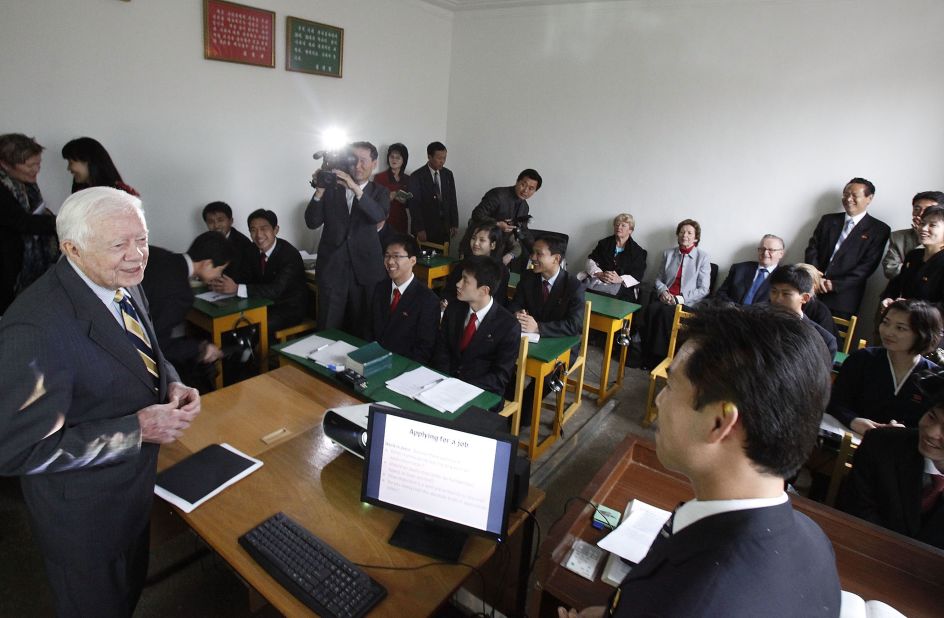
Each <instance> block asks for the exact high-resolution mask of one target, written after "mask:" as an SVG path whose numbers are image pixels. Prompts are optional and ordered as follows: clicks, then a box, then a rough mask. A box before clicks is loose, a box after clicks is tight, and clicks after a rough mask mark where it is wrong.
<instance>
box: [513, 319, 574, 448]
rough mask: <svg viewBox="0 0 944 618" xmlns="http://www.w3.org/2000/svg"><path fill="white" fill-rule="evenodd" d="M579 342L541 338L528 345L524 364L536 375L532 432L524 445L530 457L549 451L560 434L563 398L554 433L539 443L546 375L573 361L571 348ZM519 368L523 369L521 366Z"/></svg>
mask: <svg viewBox="0 0 944 618" xmlns="http://www.w3.org/2000/svg"><path fill="white" fill-rule="evenodd" d="M579 342H580V337H541V340H540V341H538V342H537V343H535V344H533V345H530V346H528V362H527V363H526V364H525V375H527V376H529V377H531V378H534V397H532V401H531V433H530V435H529V437H528V441H527V442H522V443H521V446H522V447H523V448H525V449H526V450H527V451H528V459H530V460H531V461H534V460H535V459H537V458H538V457H540V456H541V454H542V453H544V451H546V450H547V449H548V448H550V446H551V445H552V444H554V442H556V441H557V438H558V437H559V436H560V429H561V417H562V415H563V413H564V398H563V397H561V398H560V401H559V402H558V403H557V409H556V413H555V414H554V423H553V425H552V426H551V433H550V435H548V436H547V437H545V438H544V440H541V441H540V442H538V431H539V430H540V429H541V407H542V405H543V398H542V397H541V393H542V392H543V389H544V378H546V377H547V376H548V375H550V374H551V372H553V371H554V366H555V365H557V363H558V362H562V363H564V364H565V365H566V364H568V363H569V362H570V349H571V348H572V347H574V346H575V345H577V344H578V343H579ZM519 369H520V368H519Z"/></svg>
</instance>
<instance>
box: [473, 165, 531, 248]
mask: <svg viewBox="0 0 944 618" xmlns="http://www.w3.org/2000/svg"><path fill="white" fill-rule="evenodd" d="M543 182H544V181H543V179H542V178H541V175H540V174H538V173H537V171H536V170H533V169H531V168H528V169H526V170H523V171H522V172H521V173H520V174H518V179H517V180H516V181H515V184H514V186H511V187H495V188H494V189H489V190H488V191H487V192H486V193H485V195H483V196H482V200H481V201H480V202H479V205H478V206H476V207H475V208H474V209H473V210H472V216H471V217H469V227H468V228H467V229H466V232H465V237H464V238H463V239H462V242H461V243H459V252H460V253H465V252H467V251H468V250H469V241H470V240H471V238H472V231H473V230H474V229H475V228H476V227H477V226H479V225H482V224H484V223H488V222H490V221H495V223H496V225H498V227H499V229H500V230H501V233H502V249H501V251H502V262H504V263H505V265H506V266H507V265H508V263H509V262H511V261H512V260H513V259H514V258H517V257H518V256H520V255H521V251H522V247H521V242H520V241H519V240H518V239H519V238H525V239H528V246H529V247H530V244H531V239H530V238H529V232H528V219H529V218H530V212H531V207H530V206H529V205H528V199H530V198H531V197H532V196H533V195H534V194H535V193H537V192H538V189H540V188H541V184H542V183H543Z"/></svg>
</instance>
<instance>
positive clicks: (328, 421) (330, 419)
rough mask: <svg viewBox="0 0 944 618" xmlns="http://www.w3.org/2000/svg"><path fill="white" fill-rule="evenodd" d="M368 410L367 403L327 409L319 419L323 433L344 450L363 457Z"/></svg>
mask: <svg viewBox="0 0 944 618" xmlns="http://www.w3.org/2000/svg"><path fill="white" fill-rule="evenodd" d="M388 405H389V404H388ZM369 410H370V404H369V403H365V404H361V405H357V406H345V407H343V408H335V409H333V410H328V411H327V412H325V415H324V420H322V421H321V427H322V429H323V430H324V435H326V436H327V437H328V439H329V440H331V441H332V442H334V443H335V444H337V445H338V446H340V447H341V448H343V449H344V450H346V451H348V452H350V453H352V454H354V455H357V456H358V457H360V458H361V459H363V458H364V452H365V451H366V450H367V413H368V411H369Z"/></svg>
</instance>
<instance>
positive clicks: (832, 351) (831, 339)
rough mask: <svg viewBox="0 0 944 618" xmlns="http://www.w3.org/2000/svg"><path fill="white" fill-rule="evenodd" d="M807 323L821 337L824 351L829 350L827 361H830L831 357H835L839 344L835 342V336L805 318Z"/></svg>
mask: <svg viewBox="0 0 944 618" xmlns="http://www.w3.org/2000/svg"><path fill="white" fill-rule="evenodd" d="M806 321H807V323H808V324H809V325H810V326H812V327H813V330H815V331H816V333H817V334H818V335H819V336H820V337H822V339H823V343H825V344H826V349H827V350H829V360H830V361H831V360H832V359H833V357H835V356H836V352H838V351H839V344H838V342H837V341H836V335H834V334H832V333H831V332H829V331H828V330H826V329H825V328H823V327H822V326H820V325H819V324H817V323H816V322H814V321H813V320H811V319H809V318H806Z"/></svg>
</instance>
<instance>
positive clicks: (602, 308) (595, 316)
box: [583, 292, 642, 404]
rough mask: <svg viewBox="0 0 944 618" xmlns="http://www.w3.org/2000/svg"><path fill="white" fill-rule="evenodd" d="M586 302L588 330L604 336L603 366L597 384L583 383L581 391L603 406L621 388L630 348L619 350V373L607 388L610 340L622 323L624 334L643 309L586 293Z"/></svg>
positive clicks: (609, 297)
mask: <svg viewBox="0 0 944 618" xmlns="http://www.w3.org/2000/svg"><path fill="white" fill-rule="evenodd" d="M586 299H587V300H589V301H590V328H591V329H593V330H595V331H599V332H601V333H603V334H605V335H606V343H604V344H603V364H602V365H601V367H600V384H599V386H594V385H593V384H589V383H585V384H584V386H583V387H584V388H585V389H586V390H588V391H590V392H591V393H595V394H596V395H597V404H603V402H605V401H606V400H607V399H609V398H610V397H611V396H612V395H613V393H615V392H616V391H617V390H618V389H619V388H620V387H621V386H622V385H623V373H624V371H625V369H626V355H627V353H628V352H629V346H622V350H620V360H619V369H618V370H617V372H616V383H615V384H613V386H611V387H610V388H607V385H609V383H610V361H611V360H612V358H611V351H612V349H613V340H614V339H615V336H616V333H618V332H620V330H621V329H622V328H623V325H624V323H625V326H626V330H627V331H629V327H630V326H631V325H632V323H633V314H634V313H636V312H637V311H639V310H640V309H642V305H637V304H636V303H630V302H627V301H625V300H619V299H618V298H613V297H612V296H603V295H602V294H594V293H591V292H587V294H586Z"/></svg>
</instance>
